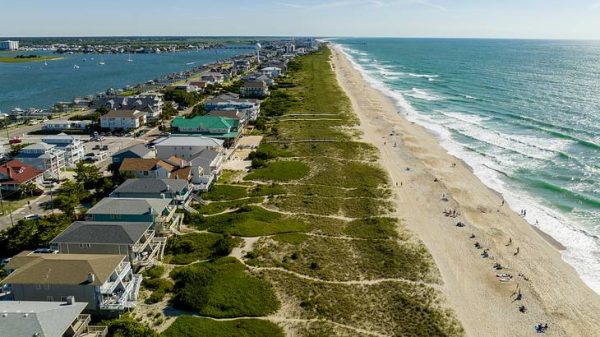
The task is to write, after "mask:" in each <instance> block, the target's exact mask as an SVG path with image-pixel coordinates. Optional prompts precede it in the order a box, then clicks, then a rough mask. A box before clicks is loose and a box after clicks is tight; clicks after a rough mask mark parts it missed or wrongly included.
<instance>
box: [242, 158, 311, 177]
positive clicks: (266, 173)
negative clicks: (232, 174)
mask: <svg viewBox="0 0 600 337" xmlns="http://www.w3.org/2000/svg"><path fill="white" fill-rule="evenodd" d="M308 173H310V168H309V167H308V165H306V164H305V163H303V162H300V161H294V160H290V161H288V160H286V161H270V162H267V165H266V166H265V167H262V168H259V169H256V170H253V171H252V172H250V174H248V175H247V176H246V177H244V180H265V181H291V180H298V179H302V178H304V177H305V176H306V175H308Z"/></svg>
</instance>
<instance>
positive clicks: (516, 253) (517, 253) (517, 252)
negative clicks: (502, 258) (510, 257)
mask: <svg viewBox="0 0 600 337" xmlns="http://www.w3.org/2000/svg"><path fill="white" fill-rule="evenodd" d="M519 252H520V249H519V247H517V251H516V252H515V254H514V256H517V255H519Z"/></svg>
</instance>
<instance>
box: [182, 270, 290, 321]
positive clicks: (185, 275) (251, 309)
mask: <svg viewBox="0 0 600 337" xmlns="http://www.w3.org/2000/svg"><path fill="white" fill-rule="evenodd" d="M171 277H172V278H173V279H174V280H175V289H174V293H175V295H174V298H173V303H174V304H175V306H176V307H178V308H181V309H184V310H191V311H195V312H197V313H198V314H200V315H203V316H209V317H216V318H227V317H240V316H264V315H268V314H270V313H272V312H274V311H276V310H277V308H278V307H279V301H278V300H277V297H276V296H275V294H274V293H273V290H272V289H271V286H270V285H269V283H267V282H265V281H264V280H261V279H259V278H257V277H255V276H252V275H250V274H249V273H248V272H247V271H246V267H245V266H244V265H243V264H241V263H240V262H239V261H238V260H237V259H235V258H222V259H218V260H215V261H213V262H204V263H197V264H193V265H190V266H186V267H180V268H177V269H175V270H174V271H173V272H171Z"/></svg>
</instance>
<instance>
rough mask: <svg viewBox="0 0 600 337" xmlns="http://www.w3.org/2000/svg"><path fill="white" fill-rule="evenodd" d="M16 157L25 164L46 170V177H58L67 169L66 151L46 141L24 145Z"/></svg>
mask: <svg viewBox="0 0 600 337" xmlns="http://www.w3.org/2000/svg"><path fill="white" fill-rule="evenodd" d="M15 159H17V160H19V161H20V162H22V163H23V164H27V165H31V166H33V167H35V168H37V169H38V170H42V171H45V172H44V177H46V178H48V177H53V178H58V177H60V171H64V169H65V151H64V150H61V149H60V148H58V147H57V146H56V145H50V144H46V143H44V142H41V143H37V144H31V145H29V146H26V147H24V148H23V149H21V152H19V154H18V155H17V156H16V157H15Z"/></svg>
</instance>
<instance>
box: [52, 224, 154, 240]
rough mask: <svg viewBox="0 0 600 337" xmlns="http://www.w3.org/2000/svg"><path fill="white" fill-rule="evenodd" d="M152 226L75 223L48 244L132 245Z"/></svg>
mask: <svg viewBox="0 0 600 337" xmlns="http://www.w3.org/2000/svg"><path fill="white" fill-rule="evenodd" d="M150 226H152V223H151V222H96V221H75V222H73V223H72V224H71V225H70V226H69V227H67V229H65V230H64V231H63V232H62V233H60V234H59V235H58V236H57V237H55V238H54V239H53V240H52V241H50V243H108V244H124V245H132V244H134V243H136V242H138V241H139V240H140V238H141V237H142V236H143V235H144V233H145V232H146V231H147V230H148V229H150Z"/></svg>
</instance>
